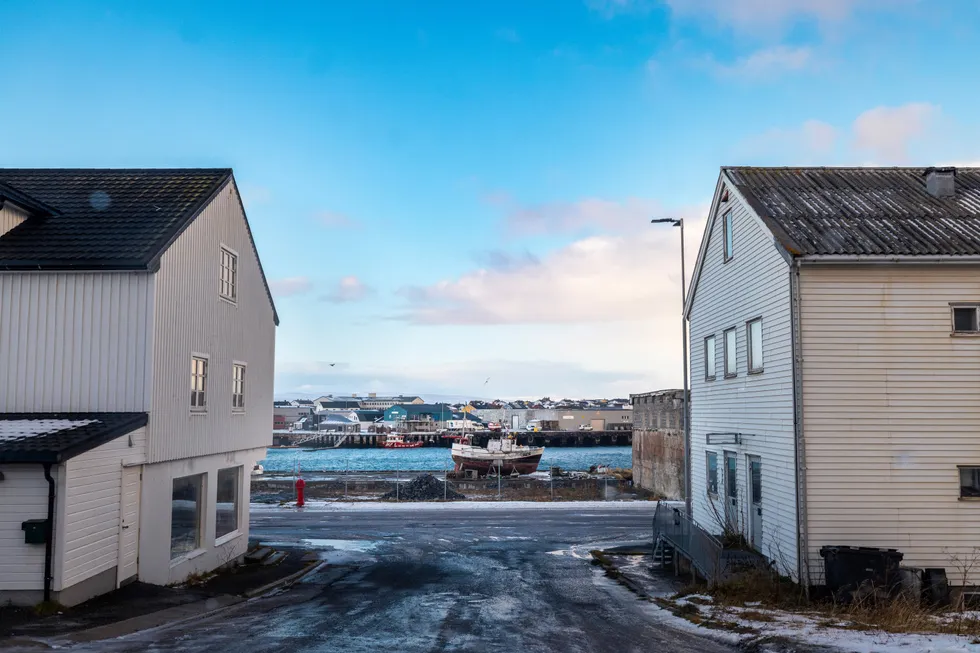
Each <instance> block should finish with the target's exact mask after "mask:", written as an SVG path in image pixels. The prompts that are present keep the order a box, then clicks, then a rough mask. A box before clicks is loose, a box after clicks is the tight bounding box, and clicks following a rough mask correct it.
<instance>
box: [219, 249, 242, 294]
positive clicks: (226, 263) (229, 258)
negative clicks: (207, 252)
mask: <svg viewBox="0 0 980 653" xmlns="http://www.w3.org/2000/svg"><path fill="white" fill-rule="evenodd" d="M218 293H219V294H220V295H221V296H222V297H224V298H225V299H227V300H228V301H232V302H234V301H237V300H238V254H235V253H234V252H233V251H231V250H230V249H226V248H224V247H222V248H221V279H220V282H219V284H218Z"/></svg>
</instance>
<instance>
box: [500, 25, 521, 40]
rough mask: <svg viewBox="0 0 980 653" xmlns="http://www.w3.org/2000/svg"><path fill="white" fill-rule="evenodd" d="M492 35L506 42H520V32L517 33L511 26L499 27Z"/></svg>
mask: <svg viewBox="0 0 980 653" xmlns="http://www.w3.org/2000/svg"><path fill="white" fill-rule="evenodd" d="M494 36H496V37H497V38H498V39H500V40H501V41H507V42H508V43H520V41H521V36H520V34H518V33H517V30H515V29H514V28H513V27H501V28H500V29H498V30H497V31H496V32H494Z"/></svg>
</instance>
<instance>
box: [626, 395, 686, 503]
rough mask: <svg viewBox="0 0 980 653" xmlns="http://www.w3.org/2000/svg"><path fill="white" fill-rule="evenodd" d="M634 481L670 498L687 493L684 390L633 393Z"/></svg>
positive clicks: (681, 496)
mask: <svg viewBox="0 0 980 653" xmlns="http://www.w3.org/2000/svg"><path fill="white" fill-rule="evenodd" d="M630 403H632V404H633V483H634V484H636V485H637V486H639V487H641V488H643V489H645V490H650V491H651V492H654V493H656V494H659V495H662V496H664V497H667V498H668V499H682V498H683V497H684V391H683V390H657V391H655V392H645V393H643V394H635V395H630Z"/></svg>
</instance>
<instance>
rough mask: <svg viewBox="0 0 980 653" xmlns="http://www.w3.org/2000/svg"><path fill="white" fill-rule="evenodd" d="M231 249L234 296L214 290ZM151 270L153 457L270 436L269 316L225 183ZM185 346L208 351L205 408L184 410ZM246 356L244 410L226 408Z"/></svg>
mask: <svg viewBox="0 0 980 653" xmlns="http://www.w3.org/2000/svg"><path fill="white" fill-rule="evenodd" d="M222 244H224V245H225V246H227V247H229V248H231V249H232V250H234V251H236V252H237V253H238V256H239V258H238V302H237V304H231V303H229V302H227V301H225V300H223V299H221V298H220V297H219V295H218V278H219V277H218V275H219V269H220V267H219V266H220V256H219V252H220V247H221V245H222ZM156 276H157V279H156V299H155V306H156V321H155V323H154V336H153V343H154V345H153V369H154V387H153V404H152V405H153V411H152V414H151V419H150V424H149V433H148V442H149V450H148V454H149V460H150V462H162V461H167V460H176V459H179V458H186V457H190V456H201V455H209V454H214V453H219V452H223V451H236V450H242V449H250V448H254V447H260V446H262V447H264V446H268V445H270V444H272V384H273V371H274V361H273V359H274V354H275V323H274V321H273V311H272V305H271V304H270V302H269V298H268V295H267V294H266V289H265V286H264V284H263V282H262V277H261V273H260V269H259V263H258V259H257V257H256V256H255V253H254V251H253V249H252V245H251V243H250V241H249V236H248V232H247V228H246V222H245V216H244V213H243V212H242V209H241V204H240V202H239V198H238V194H237V190H236V189H235V187H234V184H229V185H228V186H226V187H225V189H224V190H222V191H221V192H220V193H219V194H218V196H217V197H216V198H215V199H214V200H213V201H212V203H211V204H209V205H208V207H207V208H205V210H204V211H203V213H202V214H201V215H200V216H199V217H198V218H197V219H196V220H195V221H194V222H193V223H192V224H191V225H190V226H189V227H188V228H187V230H186V231H185V232H184V233H183V234H181V236H180V237H179V238H178V239H177V240H176V241H175V242H174V244H173V245H172V246H171V247H170V249H168V250H167V252H166V253H165V254H164V256H163V259H162V260H161V264H160V271H159V272H158V273H157V275H156ZM192 352H196V353H202V354H207V355H208V356H209V363H208V375H209V378H208V398H207V401H208V410H207V412H206V414H192V413H191V410H190V365H191V362H190V361H191V354H192ZM233 361H240V362H245V363H246V364H247V366H248V367H247V371H246V384H245V385H246V388H245V394H246V397H245V406H246V410H245V413H243V414H233V412H232V409H231V383H232V382H231V377H232V363H233Z"/></svg>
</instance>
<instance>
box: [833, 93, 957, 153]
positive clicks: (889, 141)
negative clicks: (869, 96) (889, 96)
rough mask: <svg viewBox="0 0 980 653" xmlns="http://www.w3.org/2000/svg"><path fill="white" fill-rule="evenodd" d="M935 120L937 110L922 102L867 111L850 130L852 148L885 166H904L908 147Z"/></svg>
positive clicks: (935, 107)
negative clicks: (867, 153)
mask: <svg viewBox="0 0 980 653" xmlns="http://www.w3.org/2000/svg"><path fill="white" fill-rule="evenodd" d="M938 116H939V107H938V106H936V105H934V104H928V103H926V102H914V103H911V104H905V105H902V106H899V107H875V108H874V109H869V110H867V111H865V112H864V113H862V114H861V115H860V116H858V117H857V119H856V120H855V121H854V124H853V125H852V126H851V130H852V132H853V144H854V148H855V149H857V150H861V151H864V152H870V153H871V154H873V155H874V156H875V157H876V158H878V159H880V160H882V161H885V162H888V163H905V162H906V161H907V160H908V154H909V146H910V145H911V144H912V143H914V142H915V141H916V140H918V139H921V138H922V137H923V136H925V135H926V134H927V133H928V131H929V129H930V127H932V125H933V124H934V122H935V120H936V118H937V117H938Z"/></svg>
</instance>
